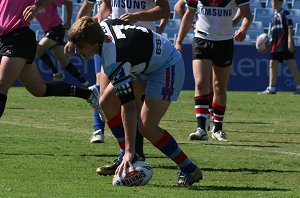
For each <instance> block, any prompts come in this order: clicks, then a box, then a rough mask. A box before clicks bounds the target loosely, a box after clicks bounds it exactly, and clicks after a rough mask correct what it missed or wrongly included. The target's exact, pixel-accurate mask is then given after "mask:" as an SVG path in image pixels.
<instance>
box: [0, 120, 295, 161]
mask: <svg viewBox="0 0 300 198" xmlns="http://www.w3.org/2000/svg"><path fill="white" fill-rule="evenodd" d="M1 123H4V124H10V125H15V126H22V127H30V128H37V129H55V130H58V131H66V132H74V129H65V128H58V127H47V126H41V125H32V124H23V123H16V122H9V121H1ZM106 135H108V136H112V135H111V134H107V133H106ZM178 143H186V144H197V143H196V142H182V141H180V142H178ZM206 146H211V147H218V148H220V147H222V148H230V149H240V150H250V151H257V152H262V153H276V154H282V155H289V156H297V157H300V153H294V152H289V151H275V150H267V149H261V148H250V147H248V148H247V147H239V146H222V145H206Z"/></svg>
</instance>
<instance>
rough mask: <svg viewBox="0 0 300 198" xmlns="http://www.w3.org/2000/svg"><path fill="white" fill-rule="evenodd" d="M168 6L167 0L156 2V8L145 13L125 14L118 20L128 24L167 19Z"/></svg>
mask: <svg viewBox="0 0 300 198" xmlns="http://www.w3.org/2000/svg"><path fill="white" fill-rule="evenodd" d="M169 13H170V6H169V2H168V1H167V0H157V1H156V6H155V7H154V8H152V9H150V10H147V11H141V12H135V13H126V14H123V15H122V16H121V17H120V19H121V20H123V21H127V22H129V23H136V22H138V21H156V20H159V19H163V18H167V17H169Z"/></svg>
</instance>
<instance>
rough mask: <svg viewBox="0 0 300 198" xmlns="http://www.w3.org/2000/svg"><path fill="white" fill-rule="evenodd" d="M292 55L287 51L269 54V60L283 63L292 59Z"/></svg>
mask: <svg viewBox="0 0 300 198" xmlns="http://www.w3.org/2000/svg"><path fill="white" fill-rule="evenodd" d="M294 54H295V53H291V52H289V51H284V52H275V53H271V58H270V59H271V60H277V61H279V62H283V61H284V60H289V59H294Z"/></svg>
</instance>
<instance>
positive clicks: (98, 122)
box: [90, 55, 105, 143]
mask: <svg viewBox="0 0 300 198" xmlns="http://www.w3.org/2000/svg"><path fill="white" fill-rule="evenodd" d="M94 64H95V74H96V83H97V84H98V85H99V87H100V72H101V58H100V56H99V55H94ZM93 119H94V132H93V133H92V135H91V138H90V142H91V143H103V142H104V128H105V120H104V118H101V117H100V115H99V113H98V112H97V110H96V109H93Z"/></svg>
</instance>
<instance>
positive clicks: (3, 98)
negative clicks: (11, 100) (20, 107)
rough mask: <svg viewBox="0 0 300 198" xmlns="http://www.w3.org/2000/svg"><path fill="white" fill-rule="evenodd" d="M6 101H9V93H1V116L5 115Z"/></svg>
mask: <svg viewBox="0 0 300 198" xmlns="http://www.w3.org/2000/svg"><path fill="white" fill-rule="evenodd" d="M6 101H7V95H4V94H2V93H0V118H1V117H2V115H3V112H4V109H5V105H6Z"/></svg>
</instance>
